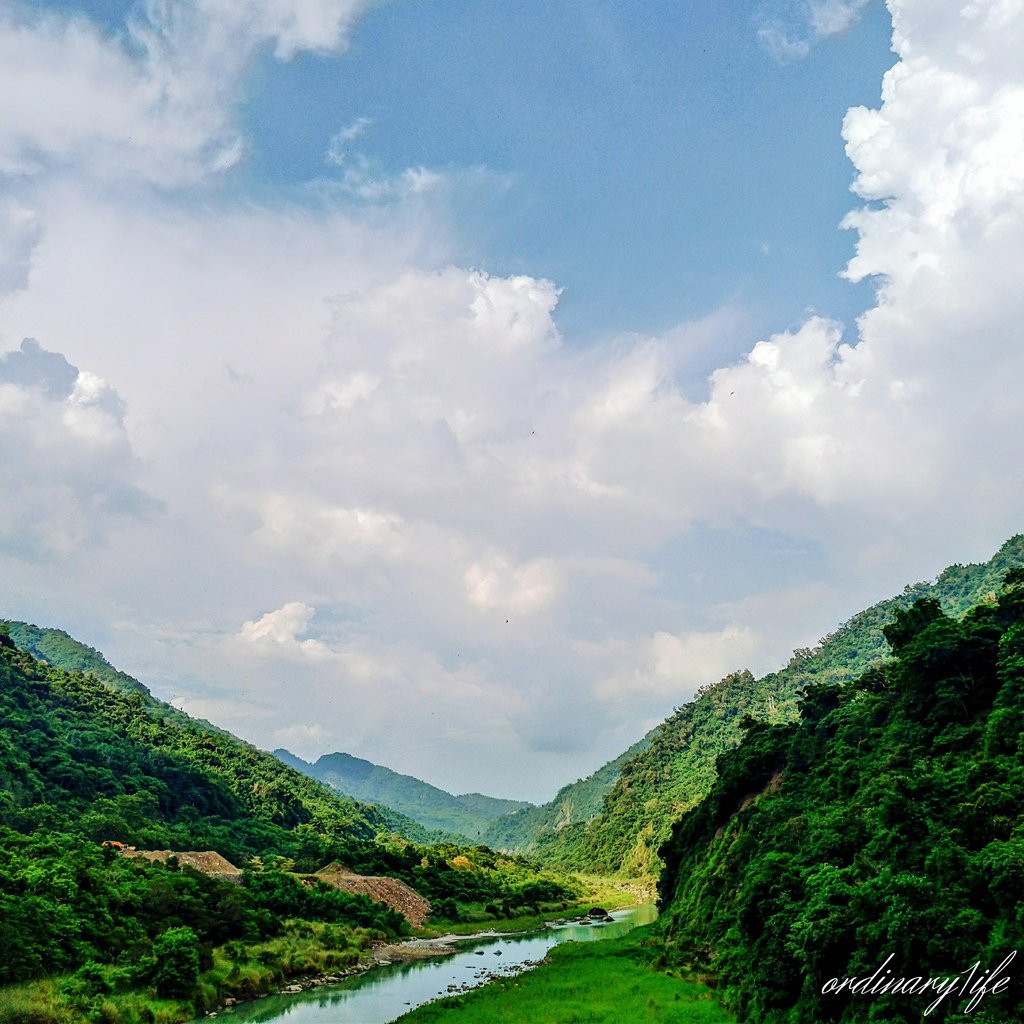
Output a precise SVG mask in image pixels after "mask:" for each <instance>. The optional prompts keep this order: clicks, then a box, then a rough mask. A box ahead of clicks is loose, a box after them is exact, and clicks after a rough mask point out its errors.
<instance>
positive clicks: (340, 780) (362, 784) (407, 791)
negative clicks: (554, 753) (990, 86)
mask: <svg viewBox="0 0 1024 1024" xmlns="http://www.w3.org/2000/svg"><path fill="white" fill-rule="evenodd" d="M274 755H275V757H278V758H280V759H281V760H282V761H283V762H284V763H285V764H288V765H291V766H292V767H293V768H296V769H297V770H298V771H300V772H303V773H304V774H305V775H308V776H309V777H310V778H313V779H318V780H319V781H320V782H322V783H324V785H326V786H330V788H331V789H332V790H334V792H336V793H341V794H344V795H345V796H348V797H352V798H353V799H355V800H362V801H365V802H367V803H372V804H378V805H382V806H387V807H390V808H393V809H394V810H396V811H398V812H399V813H401V814H404V815H407V816H408V817H409V818H412V819H413V820H414V821H417V822H419V824H420V825H422V826H423V827H424V828H427V829H431V830H435V831H438V832H442V833H445V834H447V835H449V836H455V837H462V838H465V839H468V840H469V841H471V842H479V841H480V840H481V836H482V835H483V833H484V831H485V829H486V828H487V826H488V825H489V824H490V823H491V822H492V821H494V819H495V818H498V817H500V816H501V815H503V814H507V813H509V812H510V811H514V810H520V809H522V808H527V809H528V808H531V807H532V805H531V804H528V803H526V802H525V801H522V800H501V799H499V798H497V797H493V796H484V795H483V794H482V793H466V794H464V795H463V796H453V795H452V794H451V793H446V792H445V791H444V790H443V789H438V788H437V787H436V786H431V785H430V783H428V782H423V781H422V780H420V779H417V778H415V777H413V776H412V775H401V774H400V773H398V772H396V771H392V770H391V769H390V768H385V767H383V766H382V765H378V764H373V762H371V761H364V760H363V759H362V758H360V757H353V756H352V755H351V754H343V753H340V752H339V753H334V754H324V755H323V756H322V757H320V758H319V759H318V760H317V761H316V762H315V763H314V764H310V763H309V762H307V761H303V760H302V759H301V758H299V757H296V756H295V755H294V754H292V753H291V752H290V751H288V750H283V749H282V750H275V751H274Z"/></svg>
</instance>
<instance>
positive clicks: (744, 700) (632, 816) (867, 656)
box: [487, 535, 1024, 877]
mask: <svg viewBox="0 0 1024 1024" xmlns="http://www.w3.org/2000/svg"><path fill="white" fill-rule="evenodd" d="M1021 565H1024V535H1017V536H1015V537H1012V538H1011V539H1010V540H1008V541H1007V542H1006V543H1005V544H1003V546H1002V547H1001V548H1000V549H999V551H998V552H997V553H996V554H995V555H994V556H993V557H992V559H990V560H989V561H988V562H984V563H981V564H977V565H953V566H950V567H949V568H947V569H946V570H945V571H943V572H942V573H941V574H940V575H939V576H938V578H937V579H936V580H935V581H934V582H932V583H918V584H916V585H913V586H908V587H906V588H905V589H904V591H903V593H902V594H899V595H897V596H896V597H893V598H890V599H888V600H885V601H881V602H879V603H878V604H875V605H873V606H872V607H870V608H868V609H867V610H865V611H863V612H860V613H858V614H857V615H855V616H853V618H851V619H850V620H849V621H848V622H846V623H843V624H842V625H841V626H839V627H838V628H837V629H836V631H835V632H834V633H831V634H829V635H828V636H827V637H825V638H824V639H823V640H822V641H821V642H820V644H819V645H818V646H817V647H815V648H814V649H802V650H798V651H796V652H795V653H794V655H793V657H792V659H791V660H790V662H789V664H788V665H787V666H786V667H785V668H783V669H781V670H779V671H777V672H772V673H769V674H768V675H765V676H762V677H761V678H758V679H755V678H754V677H753V676H752V675H751V674H750V673H749V672H736V673H732V674H730V675H728V676H726V677H725V678H724V679H722V680H720V681H719V682H717V683H715V684H713V685H711V686H707V687H705V688H704V689H703V690H700V691H698V693H697V695H696V697H695V698H694V699H693V700H692V701H690V702H689V703H687V704H684V705H683V706H681V707H680V708H678V709H676V711H675V712H674V714H673V715H672V716H671V717H669V718H668V719H667V720H666V721H665V722H663V723H662V724H661V725H659V726H657V727H656V728H655V729H654V730H653V731H652V732H651V733H649V734H648V737H647V738H645V741H642V742H644V748H643V749H642V750H640V751H639V752H638V753H637V754H636V755H635V756H633V757H631V758H629V757H626V755H623V758H622V759H620V762H621V763H620V767H619V770H618V771H617V772H615V773H614V775H612V773H606V775H605V778H606V779H608V780H609V782H610V784H609V785H608V788H607V790H606V792H605V794H603V803H602V806H601V807H600V808H599V812H595V813H593V814H592V815H590V816H589V818H588V817H585V816H583V815H580V816H579V817H578V818H576V819H575V820H572V821H559V820H558V819H557V818H555V817H554V816H553V815H552V814H551V813H550V811H549V810H548V809H547V808H545V809H542V810H544V811H545V814H544V815H543V817H541V816H540V815H538V816H537V818H538V819H540V820H538V821H537V824H536V826H535V827H534V829H533V830H532V831H530V832H528V833H525V834H524V833H523V832H516V833H511V836H512V838H515V839H517V840H518V842H515V843H507V844H504V843H502V842H500V841H499V835H498V833H497V830H498V829H500V828H502V827H503V826H504V824H505V823H504V821H502V822H498V823H496V825H495V826H492V830H491V833H490V834H489V835H488V837H487V839H488V841H489V842H490V844H491V845H493V846H496V847H499V848H507V849H519V850H524V849H528V850H530V852H531V854H535V855H536V856H538V857H540V858H541V859H543V860H545V861H547V862H549V863H552V864H556V865H558V866H560V867H562V868H567V869H571V870H590V871H597V872H608V873H612V872H621V873H624V874H627V875H631V876H647V877H651V876H653V875H656V874H657V872H658V869H659V862H658V857H657V850H658V848H659V846H660V845H661V844H662V843H663V842H664V840H665V839H666V838H667V836H668V833H669V828H670V826H671V823H672V822H673V821H674V820H675V819H677V818H678V817H679V815H680V814H682V813H683V812H684V811H686V810H688V809H689V808H691V807H693V806H694V805H695V804H696V803H698V802H699V801H700V799H701V798H702V797H703V796H704V795H705V794H706V793H707V792H708V789H709V788H710V786H711V784H712V782H713V781H714V778H715V761H716V759H717V757H718V755H719V754H720V753H722V751H724V750H727V749H729V748H730V747H733V746H735V745H736V744H737V743H738V742H739V739H740V736H741V729H740V723H741V721H742V720H743V718H744V716H746V715H750V716H752V717H753V718H756V719H759V720H764V721H768V722H784V721H792V720H794V719H795V718H796V716H797V714H798V707H799V694H800V692H801V690H802V689H803V688H805V687H806V686H808V685H811V684H815V683H828V684H831V685H838V684H840V683H842V682H845V681H849V680H850V679H853V678H855V677H857V676H858V675H860V674H861V673H862V672H864V671H865V670H866V669H867V668H869V667H870V666H871V665H873V664H875V663H877V662H879V661H880V660H882V659H883V658H884V657H885V656H886V654H887V652H888V645H887V643H886V640H885V636H884V634H883V629H884V627H885V625H886V624H887V623H888V622H889V621H890V620H891V618H892V616H893V615H894V613H895V612H896V610H897V609H905V608H907V607H909V606H910V605H911V604H912V603H913V602H914V601H915V600H918V599H919V598H921V597H931V598H934V599H936V600H938V601H939V603H940V605H941V606H942V608H943V609H944V610H945V611H947V612H948V613H950V614H953V615H957V614H962V613H963V612H964V611H966V610H967V609H968V608H969V607H971V606H973V605H975V604H977V603H978V602H979V601H981V600H982V599H984V598H985V597H987V596H989V595H992V594H994V593H995V591H997V590H998V589H999V586H1000V584H1001V581H1002V579H1003V577H1004V576H1005V574H1006V573H1007V572H1008V571H1009V570H1011V569H1013V568H1016V567H1019V566H1021ZM627 753H628V752H627ZM613 764H615V762H613ZM607 767H610V766H606V768H607ZM602 771H605V769H602ZM599 774H600V773H599ZM595 788H596V787H595ZM563 792H565V791H563ZM556 800H557V798H556ZM550 806H551V805H547V807H548V808H550ZM591 806H593V805H591Z"/></svg>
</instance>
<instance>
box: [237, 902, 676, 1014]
mask: <svg viewBox="0 0 1024 1024" xmlns="http://www.w3.org/2000/svg"><path fill="white" fill-rule="evenodd" d="M655 914H656V911H655V909H654V907H652V906H643V907H630V908H628V909H627V910H616V911H613V912H612V917H613V918H614V921H612V922H609V923H607V924H591V925H582V924H575V923H569V924H563V925H549V926H548V927H547V928H545V929H544V930H543V931H539V932H527V933H524V934H519V935H503V936H493V937H477V938H473V939H469V940H467V941H466V942H465V943H463V942H460V943H459V944H458V945H457V947H456V948H457V949H458V950H459V952H457V953H456V954H454V955H453V956H445V957H437V958H432V959H429V960H418V961H415V962H413V963H404V964H391V965H386V966H383V967H377V968H374V969H373V970H371V971H368V972H367V973H366V974H360V975H356V976H355V977H352V978H349V979H348V980H347V981H344V982H341V983H340V984H338V985H330V986H324V987H321V988H315V989H311V990H309V991H308V992H303V993H301V994H298V995H288V996H268V997H267V998H266V999H259V1000H256V1001H255V1002H252V1003H246V1004H244V1005H242V1006H236V1007H234V1008H233V1009H230V1010H222V1011H221V1013H220V1014H219V1019H220V1020H225V1021H231V1022H232V1024H243V1022H256V1021H259V1022H261V1024H386V1022H388V1021H393V1020H394V1019H395V1018H396V1017H400V1016H401V1015H402V1014H403V1013H407V1012H408V1011H409V1010H411V1009H413V1007H416V1006H420V1005H422V1004H423V1003H428V1002H430V1001H431V1000H432V999H438V998H440V997H441V996H447V995H453V994H455V993H454V991H451V990H449V986H454V987H455V989H458V990H461V989H463V988H476V987H477V986H478V985H485V984H486V983H487V982H488V981H489V980H491V977H493V976H494V975H504V974H513V973H516V972H517V971H518V970H519V969H520V968H521V967H522V966H523V965H528V964H531V963H534V962H536V961H538V960H541V959H542V958H543V956H544V954H545V953H547V951H548V950H549V949H550V948H551V947H552V946H556V945H558V943H560V942H566V941H567V940H570V939H572V940H574V941H576V942H593V941H595V940H599V939H610V938H613V937H616V936H619V935H625V934H626V932H628V931H631V930H632V929H633V928H636V927H637V926H639V925H643V924H649V923H650V922H651V921H653V920H654V917H655ZM499 954H500V955H499Z"/></svg>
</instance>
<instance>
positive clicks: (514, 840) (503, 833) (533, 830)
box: [483, 730, 654, 853]
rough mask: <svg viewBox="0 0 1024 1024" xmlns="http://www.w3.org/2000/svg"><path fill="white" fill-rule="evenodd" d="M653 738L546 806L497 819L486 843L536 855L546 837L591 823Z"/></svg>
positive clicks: (560, 793) (485, 837)
mask: <svg viewBox="0 0 1024 1024" xmlns="http://www.w3.org/2000/svg"><path fill="white" fill-rule="evenodd" d="M653 735H654V730H652V731H651V732H649V733H648V734H647V735H646V736H644V737H643V739H641V740H638V741H637V742H636V743H634V744H633V746H631V747H630V748H629V750H626V751H624V752H623V753H621V754H619V756H618V757H617V758H615V760H614V761H609V762H608V763H607V764H605V765H602V766H601V767H600V768H598V769H597V771H596V772H594V773H593V774H591V775H588V776H587V777H586V778H585V779H577V780H576V781H575V782H570V783H569V784H568V785H565V786H563V787H562V788H561V789H560V790H559V791H558V792H557V793H556V794H555V797H554V799H553V800H549V801H548V802H547V803H546V804H541V805H540V806H539V807H526V808H524V809H523V810H520V811H515V812H513V813H512V814H506V815H503V816H502V817H500V818H498V819H496V820H495V821H493V822H492V823H491V824H490V825H489V826H488V828H487V831H486V832H484V835H483V841H484V842H485V843H486V844H487V845H488V846H492V847H494V849H496V850H514V851H516V852H519V853H533V852H535V851H536V849H537V846H538V843H540V842H542V841H543V840H544V838H545V837H548V836H551V835H553V834H555V833H556V832H558V831H559V830H560V829H563V828H565V827H566V826H567V825H572V824H577V823H586V822H588V821H590V819H591V818H593V817H594V816H595V815H596V814H599V813H600V811H601V807H602V806H603V804H604V798H605V796H606V795H607V793H608V791H609V790H610V789H611V788H612V786H614V785H615V780H616V779H617V778H618V777H619V773H620V772H621V771H622V766H623V765H624V764H625V763H626V762H627V761H629V760H630V759H631V758H633V757H636V755H637V754H639V753H641V752H642V751H644V750H646V749H647V748H648V747H649V746H650V744H651V738H652V737H653Z"/></svg>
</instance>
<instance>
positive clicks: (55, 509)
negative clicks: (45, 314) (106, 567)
mask: <svg viewBox="0 0 1024 1024" xmlns="http://www.w3.org/2000/svg"><path fill="white" fill-rule="evenodd" d="M0 450H2V451H3V464H4V486H3V488H2V490H0V545H3V547H4V548H5V549H6V550H7V551H9V552H10V553H12V554H14V555H15V556H16V557H19V558H23V559H33V560H39V559H43V558H50V557H55V558H58V559H63V558H65V557H67V556H69V555H70V554H72V553H73V552H74V551H75V549H77V548H79V547H81V546H83V545H85V544H88V543H92V544H98V543H102V542H104V541H105V540H106V539H107V538H109V537H110V535H111V533H112V532H113V531H115V530H116V529H117V528H118V526H119V525H123V524H124V523H125V521H126V520H128V519H132V518H138V517H142V518H147V517H149V516H150V515H151V514H152V513H153V512H154V511H155V510H156V509H157V507H158V503H157V502H156V501H154V499H152V498H151V497H149V496H148V495H147V494H146V493H144V491H143V490H142V489H141V488H140V487H139V476H140V473H139V466H138V463H137V460H136V458H135V455H134V453H133V451H132V448H131V445H130V443H129V440H128V435H127V433H126V431H125V426H124V406H123V403H122V401H121V399H120V397H119V396H118V395H117V393H116V392H115V391H114V390H113V389H112V388H111V387H109V385H107V384H106V383H105V382H104V381H103V380H101V379H100V378H99V377H97V376H95V375H94V374H90V373H88V372H86V371H79V370H78V369H77V368H76V367H74V366H72V365H71V364H70V363H68V361H67V360H66V359H65V358H64V356H62V355H61V354H59V353H56V352H47V351H46V350H44V349H43V348H42V347H41V346H40V345H39V344H38V343H37V342H35V341H34V340H32V339H26V340H25V341H23V342H22V344H21V346H20V348H19V349H18V350H16V351H13V352H8V353H6V354H4V355H2V356H0Z"/></svg>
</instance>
